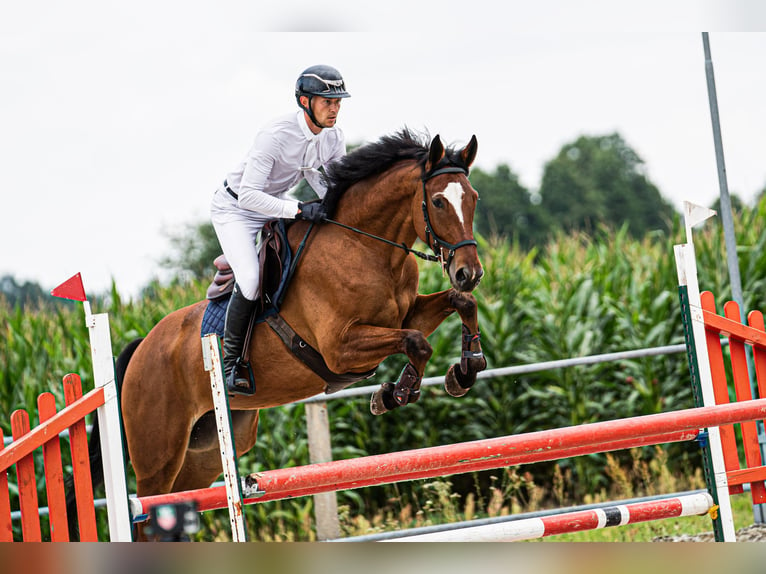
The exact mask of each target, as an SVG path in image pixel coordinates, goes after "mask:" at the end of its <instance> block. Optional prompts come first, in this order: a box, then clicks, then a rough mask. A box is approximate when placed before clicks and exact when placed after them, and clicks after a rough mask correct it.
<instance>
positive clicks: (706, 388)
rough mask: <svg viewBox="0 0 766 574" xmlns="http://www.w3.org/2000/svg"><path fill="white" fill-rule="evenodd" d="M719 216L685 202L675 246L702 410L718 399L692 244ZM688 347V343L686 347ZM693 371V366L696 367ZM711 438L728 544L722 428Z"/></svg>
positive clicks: (730, 526) (730, 527) (730, 529)
mask: <svg viewBox="0 0 766 574" xmlns="http://www.w3.org/2000/svg"><path fill="white" fill-rule="evenodd" d="M715 214H716V213H715V211H713V210H712V209H708V208H706V207H701V206H699V205H695V204H693V203H690V202H688V201H685V202H684V222H685V225H686V241H687V242H686V243H684V244H681V245H676V246H674V249H675V256H676V269H677V272H678V285H679V287H681V288H684V287H685V288H686V292H687V297H688V301H689V310H690V315H691V317H690V319H691V330H692V335H693V341H692V343H693V345H694V351H695V355H696V370H697V375H698V377H699V385H700V388H701V392H702V397H701V398H702V403H703V405H702V406H706V407H708V406H714V405H715V404H716V402H715V395H714V392H713V375H712V373H711V371H710V357H709V355H708V350H707V342H706V340H705V320H704V315H703V312H702V303H701V300H700V290H699V283H698V281H697V258H696V254H695V251H694V242H693V240H692V227H694V226H695V225H697V224H698V223H702V222H703V221H705V220H707V219H708V218H710V217H712V216H714V215H715ZM687 344H688V343H687ZM693 368H694V366H693ZM707 430H708V437H709V441H710V458H711V466H712V474H713V477H712V479H713V480H712V482H713V484H712V486H713V487H714V489H715V492H713V493H712V494H713V497H714V499H715V501H716V503H717V504H718V512H719V516H720V521H721V528H722V531H723V540H724V541H725V542H734V541H735V540H736V535H735V531H734V515H733V513H732V509H731V500H730V499H729V480H728V477H727V476H726V467H725V464H724V458H723V447H722V443H721V432H720V429H719V427H717V426H714V427H709V428H708V429H707Z"/></svg>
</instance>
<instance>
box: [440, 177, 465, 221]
mask: <svg viewBox="0 0 766 574" xmlns="http://www.w3.org/2000/svg"><path fill="white" fill-rule="evenodd" d="M464 193H465V192H464V191H463V186H462V185H460V184H459V183H458V182H457V181H451V182H449V183H448V184H447V187H445V188H444V191H439V192H437V193H434V197H441V198H444V199H446V200H447V201H448V202H449V203H450V205H452V207H453V208H454V209H455V213H457V218H458V219H459V220H460V223H461V224H463V225H465V218H464V217H463V194H464Z"/></svg>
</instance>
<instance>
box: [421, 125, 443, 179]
mask: <svg viewBox="0 0 766 574" xmlns="http://www.w3.org/2000/svg"><path fill="white" fill-rule="evenodd" d="M443 157H444V144H442V140H441V138H440V137H439V134H436V135H435V136H434V139H432V140H431V147H430V148H429V150H428V161H427V162H426V166H425V167H426V173H428V172H430V171H431V170H432V169H433V168H434V167H435V166H436V164H438V163H439V162H440V161H441V160H442V158H443Z"/></svg>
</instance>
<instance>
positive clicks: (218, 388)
mask: <svg viewBox="0 0 766 574" xmlns="http://www.w3.org/2000/svg"><path fill="white" fill-rule="evenodd" d="M202 358H203V360H204V363H205V370H206V371H208V372H209V373H210V387H211V389H212V392H213V406H214V408H215V424H216V427H217V428H218V443H219V444H220V447H221V463H222V465H223V477H224V482H225V483H226V498H227V501H228V505H229V520H230V522H231V537H232V540H233V541H234V542H247V527H246V526H245V515H244V506H243V504H242V483H241V481H240V478H239V471H238V470H237V451H236V449H235V446H234V437H233V436H232V434H231V411H230V410H229V395H228V393H227V392H226V384H225V381H224V377H223V366H222V364H221V346H220V343H219V341H218V335H216V334H215V333H210V334H208V335H205V336H203V337H202Z"/></svg>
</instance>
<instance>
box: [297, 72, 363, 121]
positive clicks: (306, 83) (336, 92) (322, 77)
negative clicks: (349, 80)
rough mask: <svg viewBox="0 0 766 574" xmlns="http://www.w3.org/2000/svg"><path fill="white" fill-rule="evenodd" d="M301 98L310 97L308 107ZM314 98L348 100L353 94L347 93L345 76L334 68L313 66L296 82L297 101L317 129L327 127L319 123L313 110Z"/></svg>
mask: <svg viewBox="0 0 766 574" xmlns="http://www.w3.org/2000/svg"><path fill="white" fill-rule="evenodd" d="M301 96H306V97H308V99H309V105H308V106H304V105H303V104H301ZM313 96H321V97H325V98H348V97H351V94H349V93H348V92H347V91H346V84H345V82H344V81H343V76H341V75H340V72H339V71H338V70H336V69H335V68H333V67H332V66H322V65H319V66H311V67H309V68H306V69H305V70H303V72H302V73H301V75H300V76H299V77H298V81H297V82H295V100H296V101H297V102H298V105H299V106H300V107H301V108H302V109H303V110H304V111H305V112H306V113H307V114H308V116H309V118H311V121H312V122H314V124H315V125H316V126H317V127H320V128H324V127H325V126H323V125H320V124H319V123H318V122H317V119H316V118H315V117H314V112H313V111H312V110H311V98H312V97H313Z"/></svg>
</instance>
